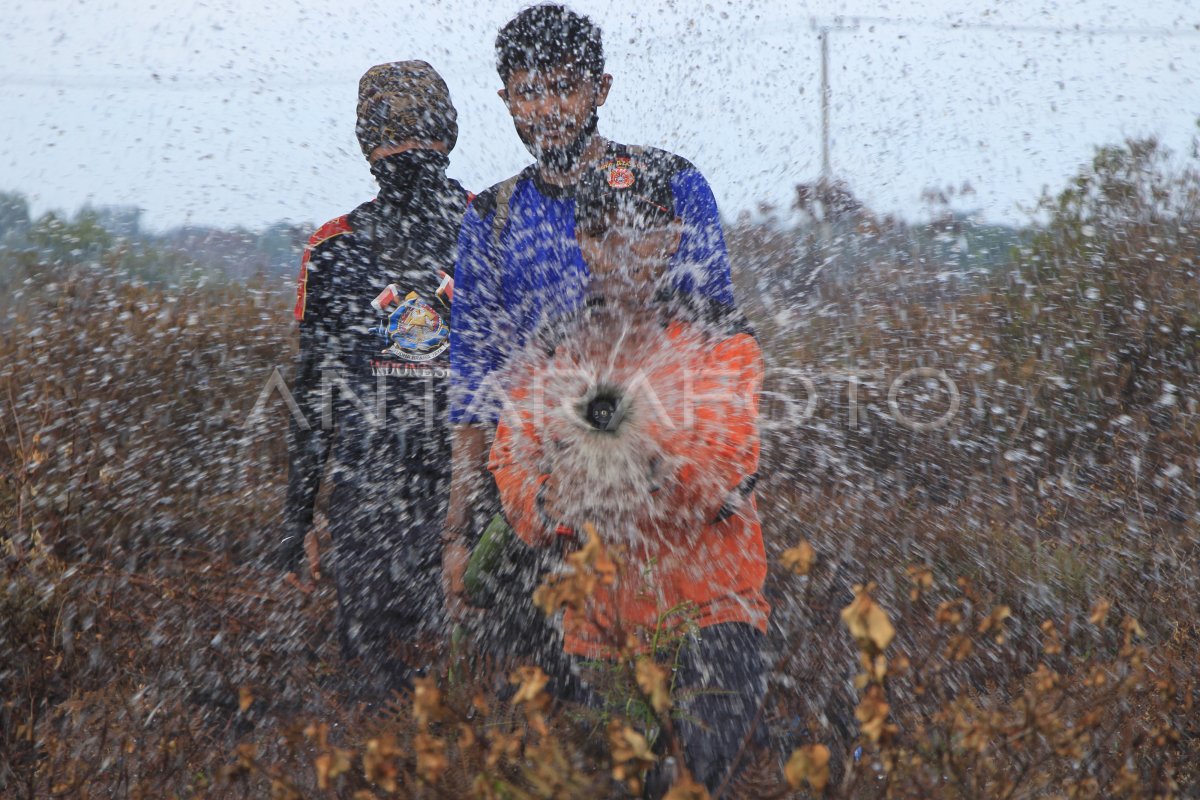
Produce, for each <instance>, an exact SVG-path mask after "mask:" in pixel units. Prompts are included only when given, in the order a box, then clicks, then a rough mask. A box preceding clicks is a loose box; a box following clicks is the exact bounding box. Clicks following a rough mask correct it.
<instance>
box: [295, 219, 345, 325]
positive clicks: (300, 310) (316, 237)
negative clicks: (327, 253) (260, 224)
mask: <svg viewBox="0 0 1200 800" xmlns="http://www.w3.org/2000/svg"><path fill="white" fill-rule="evenodd" d="M349 216H350V215H349V214H344V215H342V216H340V217H338V218H337V219H331V220H329V222H326V223H325V224H324V225H322V226H321V227H319V228H317V230H316V231H315V232H314V233H313V235H312V236H310V237H308V244H306V245H305V246H304V255H302V256H301V257H300V278H299V280H298V281H297V282H296V308H295V309H294V310H293V312H292V314H293V316H295V317H296V321H297V322H300V321H301V320H303V319H304V306H305V301H306V300H307V299H308V260H309V258H311V256H312V251H313V250H314V249H315V248H316V247H318V246H319V245H321V244H322V243H323V242H327V241H329V240H330V239H332V238H333V237H335V236H341V235H342V234H343V233H350V231H351V228H350V220H349Z"/></svg>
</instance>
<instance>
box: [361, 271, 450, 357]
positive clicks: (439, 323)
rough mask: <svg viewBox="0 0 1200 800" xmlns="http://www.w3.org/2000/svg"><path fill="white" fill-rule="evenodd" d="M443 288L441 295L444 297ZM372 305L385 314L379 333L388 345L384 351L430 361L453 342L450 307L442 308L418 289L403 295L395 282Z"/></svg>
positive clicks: (378, 327)
mask: <svg viewBox="0 0 1200 800" xmlns="http://www.w3.org/2000/svg"><path fill="white" fill-rule="evenodd" d="M443 298H444V295H443V293H442V291H440V290H439V292H438V299H439V300H442V302H445V301H444V299H443ZM371 305H372V306H373V307H374V308H375V310H376V311H378V312H379V313H380V314H386V315H387V316H386V318H384V319H380V321H379V324H378V326H377V327H376V329H375V330H376V333H377V334H378V336H379V337H380V339H381V340H382V343H383V344H384V345H385V347H384V349H383V351H382V352H381V355H387V356H393V357H395V358H399V359H402V360H404V361H417V362H420V361H431V360H433V359H435V358H437V357H438V356H440V355H441V354H442V353H444V352H446V349H447V348H448V347H449V346H450V326H449V324H448V323H447V320H446V313H447V312H449V308H448V307H447V308H446V309H444V311H439V310H438V309H437V308H435V307H434V306H433V305H432V304H430V303H428V302H426V301H425V300H423V299H422V298H421V297H420V295H418V294H417V293H416V292H409V293H408V294H406V295H404V296H403V297H401V295H400V289H399V288H397V287H396V285H395V284H392V285H390V286H388V287H387V288H386V289H384V290H383V291H382V292H380V293H379V296H378V297H376V298H375V299H374V300H372V301H371Z"/></svg>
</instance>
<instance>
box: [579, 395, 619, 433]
mask: <svg viewBox="0 0 1200 800" xmlns="http://www.w3.org/2000/svg"><path fill="white" fill-rule="evenodd" d="M619 403H620V398H619V397H617V396H616V395H615V394H609V393H604V394H598V395H596V396H595V397H593V398H592V399H591V400H590V401H589V402H588V404H587V408H586V409H585V410H584V414H583V415H584V418H585V419H586V420H587V421H588V424H589V425H591V426H592V427H593V428H595V429H596V430H598V431H615V430H616V429H617V425H618V424H619V422H620V421H619V419H618V418H617V406H618V404H619Z"/></svg>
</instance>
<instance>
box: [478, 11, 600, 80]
mask: <svg viewBox="0 0 1200 800" xmlns="http://www.w3.org/2000/svg"><path fill="white" fill-rule="evenodd" d="M561 66H568V67H572V68H574V69H576V70H578V71H579V72H581V73H583V74H585V75H588V76H590V77H593V78H598V77H599V76H601V75H603V74H604V44H603V42H602V41H601V38H600V28H599V26H597V25H596V23H594V22H592V21H591V20H590V19H588V18H587V17H585V16H583V15H582V14H577V13H575V12H574V11H572V10H571V9H569V8H567V7H566V6H561V5H555V4H550V3H546V4H543V5H537V6H530V7H529V8H527V9H525V10H524V11H522V12H521V13H520V14H517V15H516V16H515V17H513V18H512V19H511V20H509V22H508V24H507V25H505V26H504V27H503V28H501V29H500V33H499V34H498V35H497V36H496V71H497V72H499V73H500V80H502V81H504V82H505V83H507V82H508V79H509V78H510V77H511V76H512V74H513V73H514V72H516V71H517V70H530V69H550V68H552V67H561Z"/></svg>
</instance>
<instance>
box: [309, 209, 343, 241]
mask: <svg viewBox="0 0 1200 800" xmlns="http://www.w3.org/2000/svg"><path fill="white" fill-rule="evenodd" d="M343 233H350V215H349V214H343V215H342V216H340V217H338V218H337V219H331V220H329V222H326V223H325V224H324V225H322V226H321V227H319V228H317V230H316V232H314V233H313V235H312V236H310V237H308V247H309V248H313V247H316V246H317V245H319V244H321V242H324V241H325V240H327V239H332V238H333V237H335V236H340V235H341V234H343Z"/></svg>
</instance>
